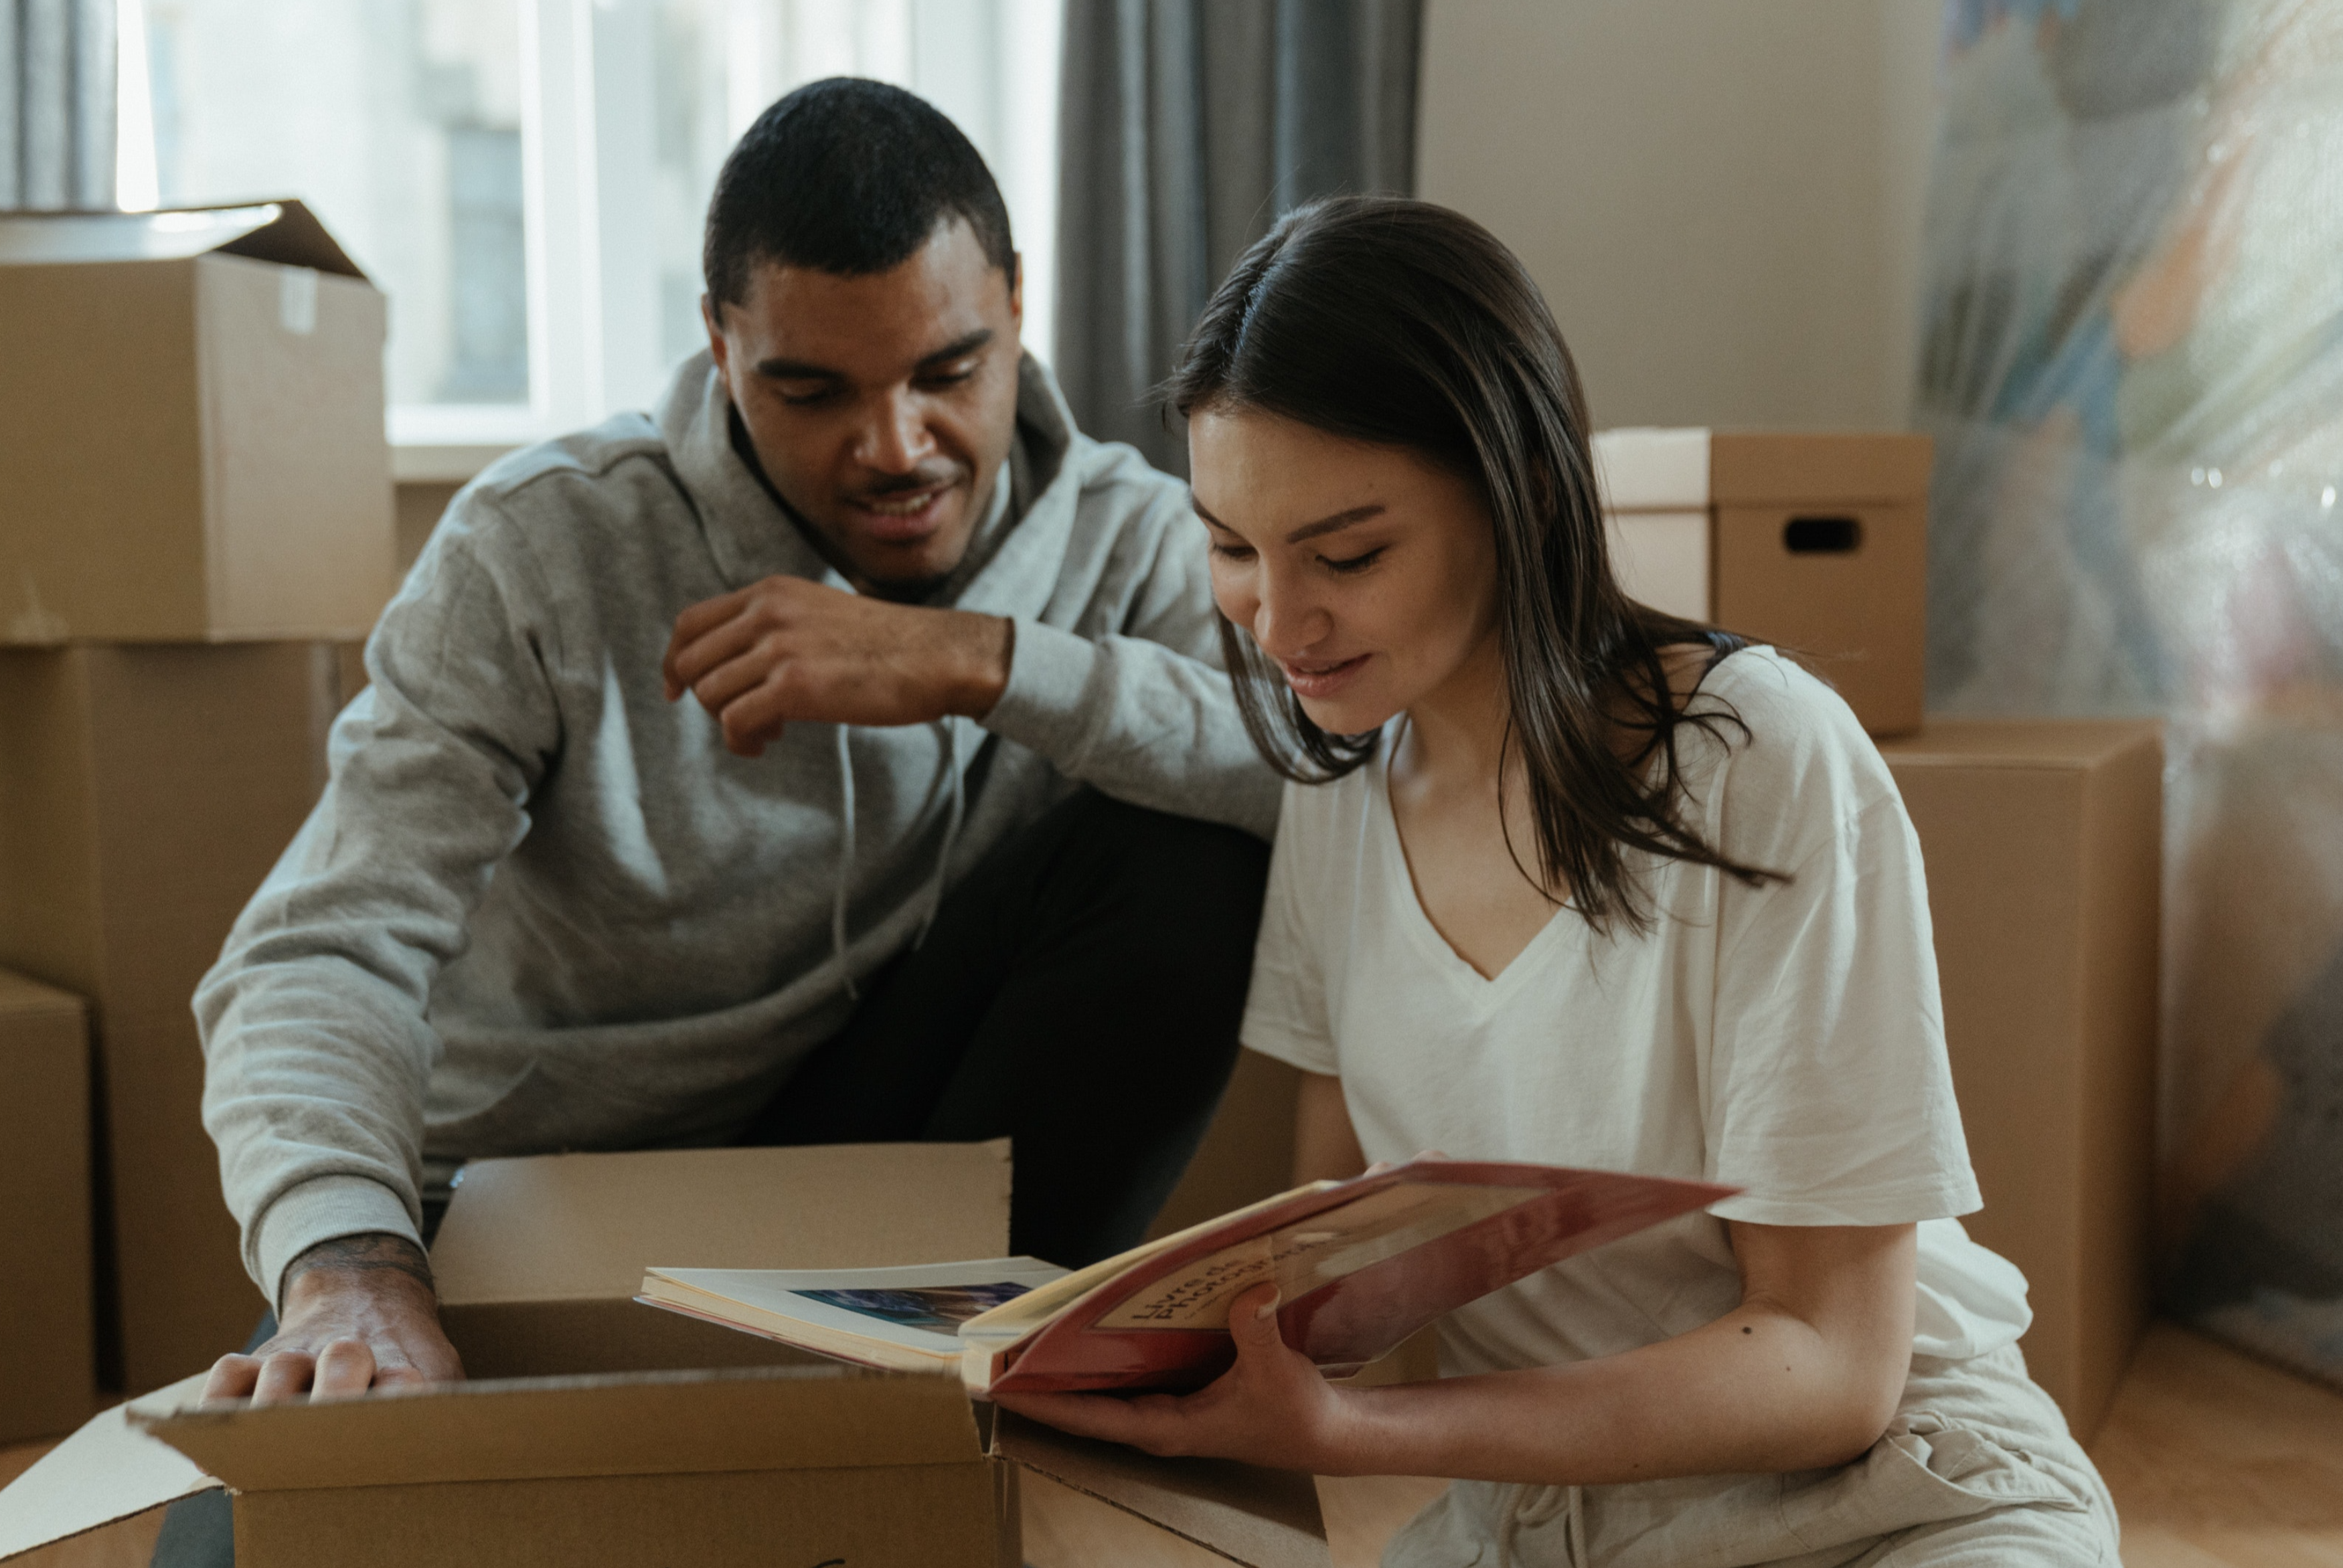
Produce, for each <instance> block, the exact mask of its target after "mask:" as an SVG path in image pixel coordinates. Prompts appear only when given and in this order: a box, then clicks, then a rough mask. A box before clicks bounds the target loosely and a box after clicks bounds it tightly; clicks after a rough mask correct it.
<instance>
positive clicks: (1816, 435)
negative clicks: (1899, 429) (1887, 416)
mask: <svg viewBox="0 0 2343 1568" xmlns="http://www.w3.org/2000/svg"><path fill="white" fill-rule="evenodd" d="M1933 452H1934V447H1932V445H1931V444H1930V442H1929V440H1928V437H1926V436H1906V435H1896V434H1886V433H1882V432H1875V431H1864V432H1859V433H1854V432H1850V433H1845V434H1839V433H1831V432H1808V431H1780V430H1762V431H1761V430H1719V431H1717V432H1716V433H1715V435H1713V436H1711V437H1709V439H1708V499H1709V500H1711V501H1714V502H1715V503H1716V504H1717V505H1719V506H1728V507H1753V506H1755V507H1804V506H1810V505H1811V506H1822V507H1826V506H1833V505H1843V506H1854V505H1856V504H1858V503H1862V502H1866V501H1869V502H1879V503H1890V504H1903V505H1908V506H1919V505H1922V504H1923V503H1925V502H1926V500H1927V498H1928V467H1929V463H1930V461H1931V457H1932V454H1933Z"/></svg>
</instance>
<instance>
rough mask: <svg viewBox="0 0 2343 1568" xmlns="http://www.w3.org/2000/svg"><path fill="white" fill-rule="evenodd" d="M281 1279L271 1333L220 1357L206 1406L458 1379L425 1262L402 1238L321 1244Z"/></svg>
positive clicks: (281, 1400)
mask: <svg viewBox="0 0 2343 1568" xmlns="http://www.w3.org/2000/svg"><path fill="white" fill-rule="evenodd" d="M463 1375H464V1366H463V1362H460V1361H458V1359H457V1356H456V1347H455V1346H453V1345H451V1344H449V1343H448V1342H447V1335H446V1334H445V1333H443V1332H440V1328H439V1298H438V1294H437V1292H435V1291H434V1290H433V1289H432V1287H431V1265H430V1263H429V1261H427V1260H426V1259H425V1257H424V1255H423V1252H422V1250H421V1249H420V1248H418V1247H417V1246H416V1245H415V1243H414V1242H412V1241H407V1240H406V1239H405V1238H404V1237H400V1236H385V1235H368V1236H346V1237H344V1238H342V1239H341V1240H340V1241H321V1242H319V1243H318V1244H317V1245H316V1246H314V1247H312V1248H310V1249H309V1250H308V1251H306V1252H304V1253H302V1254H301V1255H300V1256H299V1257H297V1258H296V1259H294V1260H293V1262H292V1265H291V1267H289V1268H287V1270H286V1271H285V1309H284V1314H283V1316H282V1318H281V1319H280V1320H279V1322H278V1326H277V1337H276V1338H275V1339H273V1340H270V1341H269V1342H267V1343H266V1344H264V1345H262V1346H261V1347H260V1350H259V1352H258V1353H256V1354H254V1355H248V1356H246V1355H231V1356H222V1357H220V1359H219V1360H218V1361H217V1362H215V1363H214V1364H213V1367H212V1375H211V1377H210V1379H209V1380H208V1381H207V1382H205V1384H204V1399H205V1400H206V1402H210V1401H212V1400H241V1399H249V1400H251V1401H252V1402H253V1403H255V1404H287V1403H290V1402H293V1401H295V1400H297V1399H299V1398H300V1397H301V1396H302V1395H304V1394H309V1395H311V1396H313V1397H315V1398H317V1399H336V1398H347V1397H349V1396H351V1395H355V1394H361V1393H364V1392H366V1391H367V1389H369V1388H391V1387H395V1386H398V1385H401V1384H412V1383H429V1382H458V1380H460V1379H461V1378H462V1377H463Z"/></svg>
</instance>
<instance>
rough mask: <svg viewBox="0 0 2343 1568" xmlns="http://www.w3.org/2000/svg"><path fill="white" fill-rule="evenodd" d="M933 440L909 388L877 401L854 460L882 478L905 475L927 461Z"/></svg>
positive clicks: (864, 427)
mask: <svg viewBox="0 0 2343 1568" xmlns="http://www.w3.org/2000/svg"><path fill="white" fill-rule="evenodd" d="M935 449H936V441H935V437H934V436H933V435H932V434H931V433H930V431H929V429H928V421H927V417H926V415H925V413H924V411H923V410H922V409H921V407H920V399H919V398H917V397H912V396H910V389H909V388H902V389H899V390H897V391H893V392H890V393H889V394H887V395H886V396H885V397H881V398H880V400H879V404H878V407H875V408H873V409H872V410H871V412H870V418H869V419H868V420H867V421H866V422H865V423H864V425H863V427H862V433H861V437H860V440H858V441H857V442H856V443H855V452H854V456H855V459H856V460H857V461H858V462H860V463H861V464H862V465H863V466H864V467H870V468H876V469H878V470H879V471H880V473H882V474H908V473H910V471H911V470H912V469H914V468H916V467H919V466H920V464H921V463H924V462H926V461H927V460H928V458H929V457H931V456H932V455H933V454H934V452H935Z"/></svg>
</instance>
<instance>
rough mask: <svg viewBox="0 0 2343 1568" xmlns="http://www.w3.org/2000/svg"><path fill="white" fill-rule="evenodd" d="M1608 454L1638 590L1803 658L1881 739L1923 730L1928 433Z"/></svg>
mask: <svg viewBox="0 0 2343 1568" xmlns="http://www.w3.org/2000/svg"><path fill="white" fill-rule="evenodd" d="M1595 460H1596V466H1597V469H1598V472H1599V473H1600V475H1601V477H1602V487H1603V495H1604V507H1605V508H1606V509H1607V511H1608V513H1609V516H1610V519H1611V524H1612V544H1613V548H1614V553H1615V558H1616V562H1617V565H1618V568H1619V572H1620V576H1621V578H1622V579H1623V580H1624V583H1625V585H1626V588H1627V591H1628V593H1629V594H1630V595H1631V596H1632V597H1634V598H1638V599H1641V600H1643V601H1644V603H1646V604H1649V605H1652V606H1654V607H1655V608H1660V609H1664V610H1667V611H1669V612H1670V613H1672V614H1675V615H1681V616H1684V617H1686V618H1689V619H1693V620H1704V621H1710V622H1713V623H1715V624H1716V625H1718V626H1722V627H1726V628H1730V629H1732V630H1734V631H1737V632H1741V633H1743V634H1744V635H1745V636H1748V637H1752V638H1757V639H1758V640H1760V641H1763V642H1770V643H1774V644H1776V645H1778V646H1779V647H1781V648H1783V649H1784V650H1785V651H1787V652H1790V653H1794V654H1795V655H1797V656H1798V657H1799V658H1800V660H1801V661H1802V662H1803V663H1805V665H1806V666H1807V667H1808V668H1811V669H1813V670H1814V671H1815V673H1816V674H1818V675H1820V676H1822V677H1823V678H1825V679H1827V680H1829V681H1830V682H1832V683H1833V684H1834V685H1835V686H1836V687H1837V688H1838V690H1839V694H1840V695H1841V696H1842V697H1844V698H1845V699H1846V701H1847V705H1848V706H1849V707H1851V708H1853V709H1855V717H1856V718H1858V719H1861V720H1862V721H1863V727H1864V728H1865V729H1867V730H1869V731H1870V732H1871V733H1872V734H1874V735H1880V736H1885V735H1902V734H1907V733H1909V732H1911V731H1913V730H1915V729H1918V728H1919V727H1920V720H1921V702H1922V695H1923V685H1924V677H1923V662H1924V658H1925V646H1924V645H1925V641H1926V608H1927V567H1928V464H1929V445H1928V439H1927V437H1925V436H1905V435H1886V434H1881V435H1797V434H1780V433H1761V432H1754V431H1753V432H1728V431H1717V432H1715V433H1713V434H1712V433H1711V432H1709V431H1706V430H1611V431H1604V432H1603V433H1601V434H1599V435H1598V436H1597V437H1595Z"/></svg>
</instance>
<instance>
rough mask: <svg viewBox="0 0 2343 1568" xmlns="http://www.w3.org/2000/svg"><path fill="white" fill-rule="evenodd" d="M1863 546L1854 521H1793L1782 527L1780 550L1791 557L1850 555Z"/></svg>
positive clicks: (1825, 519) (1861, 533)
mask: <svg viewBox="0 0 2343 1568" xmlns="http://www.w3.org/2000/svg"><path fill="white" fill-rule="evenodd" d="M1862 543H1863V525H1862V524H1861V523H1859V522H1857V521H1855V519H1854V518H1791V519H1790V520H1789V521H1788V522H1786V523H1784V524H1783V525H1782V548H1785V549H1786V550H1788V551H1789V552H1790V553H1791V554H1792V555H1794V556H1844V555H1849V554H1852V553H1853V552H1854V550H1855V548H1856V547H1858V546H1859V545H1861V544H1862Z"/></svg>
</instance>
